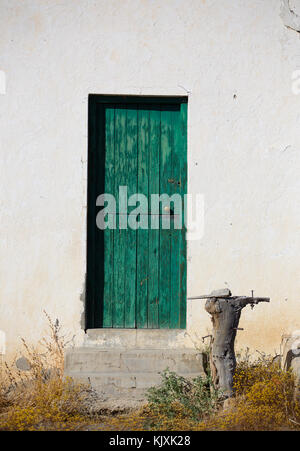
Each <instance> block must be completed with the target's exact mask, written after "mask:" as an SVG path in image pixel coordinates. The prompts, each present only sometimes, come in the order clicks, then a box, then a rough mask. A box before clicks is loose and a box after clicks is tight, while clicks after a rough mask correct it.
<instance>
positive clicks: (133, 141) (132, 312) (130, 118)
mask: <svg viewBox="0 0 300 451" xmlns="http://www.w3.org/2000/svg"><path fill="white" fill-rule="evenodd" d="M126 160H127V169H126V180H127V186H128V198H129V197H130V196H131V195H132V194H135V193H136V192H137V105H133V106H132V108H128V110H127V153H126ZM128 213H130V212H128ZM126 235H127V236H126V258H125V265H126V271H125V327H128V328H132V327H135V326H136V269H137V264H136V230H134V229H131V228H129V227H128V229H127V231H126Z"/></svg>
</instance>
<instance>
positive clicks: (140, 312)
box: [136, 107, 149, 329]
mask: <svg viewBox="0 0 300 451" xmlns="http://www.w3.org/2000/svg"><path fill="white" fill-rule="evenodd" d="M148 151H149V110H147V109H143V108H142V107H140V108H139V109H138V192H139V193H143V194H144V195H145V196H146V197H148V183H149V181H148V171H149V162H148V158H149V154H148ZM148 279H149V271H148V230H147V229H141V228H138V230H137V292H136V295H137V299H136V308H137V327H138V328H141V329H143V328H147V316H148V308H147V307H148Z"/></svg>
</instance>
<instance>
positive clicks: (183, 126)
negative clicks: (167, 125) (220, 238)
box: [179, 103, 187, 329]
mask: <svg viewBox="0 0 300 451" xmlns="http://www.w3.org/2000/svg"><path fill="white" fill-rule="evenodd" d="M179 130H180V133H181V137H180V142H181V145H182V152H181V158H180V177H181V193H182V196H183V195H184V194H186V193H187V103H182V104H181V105H180V127H179ZM179 263H180V295H181V296H180V297H181V300H180V319H179V322H180V328H182V329H184V328H186V302H187V300H186V227H185V212H184V216H183V227H182V229H181V235H180V261H179Z"/></svg>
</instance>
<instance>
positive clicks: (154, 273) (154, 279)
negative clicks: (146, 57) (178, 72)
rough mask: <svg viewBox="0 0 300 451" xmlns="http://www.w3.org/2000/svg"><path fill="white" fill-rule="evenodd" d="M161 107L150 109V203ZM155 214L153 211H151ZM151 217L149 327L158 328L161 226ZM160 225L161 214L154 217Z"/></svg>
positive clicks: (155, 182)
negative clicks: (154, 227) (152, 223)
mask: <svg viewBox="0 0 300 451" xmlns="http://www.w3.org/2000/svg"><path fill="white" fill-rule="evenodd" d="M160 115H161V112H160V109H159V107H158V109H153V110H150V139H149V205H150V201H151V194H159V173H160V170H159V166H160V165H159V156H160ZM151 213H152V214H153V212H151ZM151 219H152V218H150V217H149V280H148V327H149V328H152V329H156V328H158V305H159V228H157V229H152V228H151ZM154 221H157V223H158V226H159V216H155V217H154Z"/></svg>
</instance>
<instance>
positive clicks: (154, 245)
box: [86, 95, 187, 328]
mask: <svg viewBox="0 0 300 451" xmlns="http://www.w3.org/2000/svg"><path fill="white" fill-rule="evenodd" d="M186 141H187V104H186V98H171V99H170V98H151V97H146V98H145V97H135V96H126V97H123V96H120V97H111V96H96V95H92V96H90V103H89V162H88V164H89V168H88V248H87V305H86V311H87V324H86V327H87V328H94V327H119V328H135V327H137V328H185V326H186V242H185V229H184V228H183V229H179V230H178V229H174V227H171V229H170V230H164V229H162V216H161V214H164V212H163V211H162V210H160V216H157V215H152V217H151V215H150V196H151V194H154V193H167V194H169V195H172V194H176V193H177V194H180V195H182V200H183V195H184V194H185V193H186V185H187V142H186ZM119 186H127V187H128V197H129V196H130V195H131V194H134V193H142V194H144V195H146V196H147V197H148V199H149V210H148V212H146V219H147V220H148V229H142V228H139V229H138V230H132V229H130V228H127V229H120V228H119V227H117V229H115V230H110V229H106V230H104V231H101V230H99V229H97V227H96V214H97V212H98V211H99V209H100V208H101V207H96V206H95V205H96V198H97V196H98V195H99V194H101V193H103V192H106V193H111V194H114V196H115V198H116V201H117V214H116V217H115V220H116V223H117V226H118V225H119V223H120V222H121V223H122V224H124V221H125V223H126V222H127V217H128V213H130V210H132V207H128V209H129V211H128V212H126V211H121V210H122V208H123V207H122V208H121V210H119V206H118V201H119ZM160 208H161V207H160ZM151 221H153V223H156V224H157V226H158V228H157V229H151V227H150V226H151ZM172 221H173V220H171V223H172Z"/></svg>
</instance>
